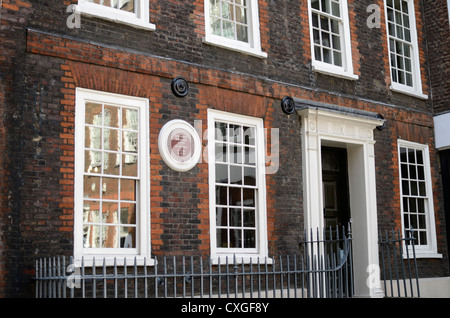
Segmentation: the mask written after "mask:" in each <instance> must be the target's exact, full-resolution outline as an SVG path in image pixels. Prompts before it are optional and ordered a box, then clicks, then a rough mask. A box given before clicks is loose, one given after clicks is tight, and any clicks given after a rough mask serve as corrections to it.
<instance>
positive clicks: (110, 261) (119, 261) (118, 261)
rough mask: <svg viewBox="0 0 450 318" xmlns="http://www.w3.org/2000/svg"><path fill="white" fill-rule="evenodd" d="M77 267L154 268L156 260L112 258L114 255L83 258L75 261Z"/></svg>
mask: <svg viewBox="0 0 450 318" xmlns="http://www.w3.org/2000/svg"><path fill="white" fill-rule="evenodd" d="M74 265H75V267H82V266H84V267H94V266H95V267H102V266H103V265H104V266H114V265H116V266H124V265H127V266H134V265H136V266H144V265H145V266H153V265H155V260H154V259H153V258H150V257H145V256H112V255H105V256H103V255H97V256H88V255H86V256H82V257H76V258H75V259H74Z"/></svg>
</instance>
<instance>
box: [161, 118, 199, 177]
mask: <svg viewBox="0 0 450 318" xmlns="http://www.w3.org/2000/svg"><path fill="white" fill-rule="evenodd" d="M158 147H159V152H160V154H161V157H162V158H163V160H164V162H165V163H166V164H167V165H168V166H169V167H171V168H172V169H174V170H177V171H188V170H190V169H192V168H193V167H194V166H195V165H196V164H197V162H198V161H199V159H200V154H201V144H200V138H199V137H198V134H197V132H196V131H195V129H194V127H192V126H191V125H190V124H189V123H187V122H186V121H184V120H179V119H176V120H171V121H169V122H168V123H167V124H165V125H164V126H163V128H162V129H161V131H160V133H159V138H158Z"/></svg>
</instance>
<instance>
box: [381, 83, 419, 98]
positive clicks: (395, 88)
mask: <svg viewBox="0 0 450 318" xmlns="http://www.w3.org/2000/svg"><path fill="white" fill-rule="evenodd" d="M390 89H391V91H393V92H395V93H400V94H405V95H408V96H412V97H417V98H420V99H423V100H427V99H428V95H425V94H423V93H421V92H419V91H416V90H413V89H409V88H408V87H404V86H403V85H398V84H397V83H392V84H391V86H390Z"/></svg>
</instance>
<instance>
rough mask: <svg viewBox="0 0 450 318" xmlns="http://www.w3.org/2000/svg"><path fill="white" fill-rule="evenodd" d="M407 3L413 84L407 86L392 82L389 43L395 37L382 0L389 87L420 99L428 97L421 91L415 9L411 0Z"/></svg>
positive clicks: (385, 3) (385, 0)
mask: <svg viewBox="0 0 450 318" xmlns="http://www.w3.org/2000/svg"><path fill="white" fill-rule="evenodd" d="M404 1H406V2H407V3H408V13H409V27H410V31H411V42H410V46H411V64H412V65H411V70H412V81H413V85H412V86H408V85H406V84H401V83H397V82H394V80H393V79H394V77H393V75H392V59H391V47H390V46H391V45H390V39H391V38H392V39H394V40H397V39H398V38H397V37H393V36H391V35H390V34H389V20H388V10H387V0H384V8H385V10H384V12H385V19H386V34H387V45H388V52H387V54H388V56H389V71H390V76H391V86H390V89H391V90H392V91H394V92H397V93H403V94H406V95H409V96H413V97H418V98H420V99H428V95H426V94H423V91H422V77H421V72H420V57H419V45H418V40H417V26H416V11H415V8H414V1H413V0H404Z"/></svg>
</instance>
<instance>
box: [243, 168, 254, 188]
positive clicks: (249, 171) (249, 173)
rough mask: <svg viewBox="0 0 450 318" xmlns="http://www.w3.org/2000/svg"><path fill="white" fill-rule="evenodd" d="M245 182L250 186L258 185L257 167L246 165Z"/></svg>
mask: <svg viewBox="0 0 450 318" xmlns="http://www.w3.org/2000/svg"><path fill="white" fill-rule="evenodd" d="M244 184H245V185H249V186H255V185H256V169H255V168H250V167H245V168H244Z"/></svg>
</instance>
